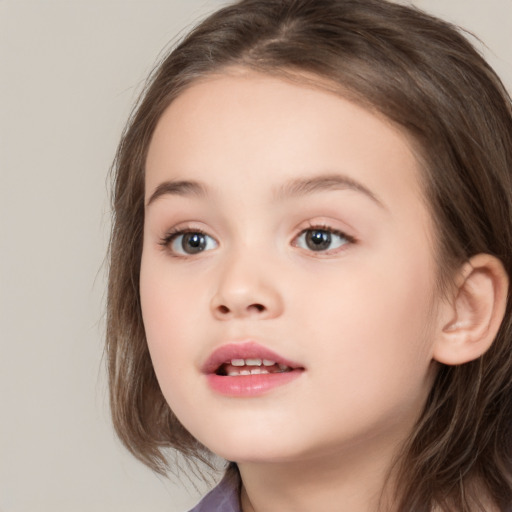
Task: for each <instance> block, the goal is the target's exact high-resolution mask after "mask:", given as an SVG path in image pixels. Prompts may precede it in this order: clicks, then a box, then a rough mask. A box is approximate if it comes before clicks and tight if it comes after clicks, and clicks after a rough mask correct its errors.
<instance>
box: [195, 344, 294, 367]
mask: <svg viewBox="0 0 512 512" xmlns="http://www.w3.org/2000/svg"><path fill="white" fill-rule="evenodd" d="M233 359H268V360H271V361H274V362H275V363H277V364H282V365H286V366H289V367H290V368H293V369H297V368H300V369H303V366H301V365H300V364H299V363H296V362H294V361H291V360H290V359H286V358H285V357H283V356H281V355H279V354H277V353H276V352H274V351H273V350H270V349H268V348H267V347H264V346H263V345H260V344H258V343H256V342H254V341H244V342H238V343H227V344H225V345H222V346H221V347H219V348H217V349H215V350H214V351H213V352H212V353H211V354H210V356H209V357H208V359H207V360H206V361H205V362H204V364H203V365H202V367H201V371H202V372H203V373H207V374H208V373H215V372H216V371H217V370H218V369H219V367H220V366H221V365H223V364H225V363H229V362H230V361H231V360H233Z"/></svg>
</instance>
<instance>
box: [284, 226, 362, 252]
mask: <svg viewBox="0 0 512 512" xmlns="http://www.w3.org/2000/svg"><path fill="white" fill-rule="evenodd" d="M312 231H323V232H325V233H329V234H330V235H335V236H338V237H340V238H343V239H345V240H346V242H345V243H343V244H342V245H341V246H340V248H335V249H327V250H321V251H314V250H312V249H310V250H309V251H308V252H313V253H315V252H317V253H318V254H319V255H320V256H321V255H330V254H333V253H335V252H336V253H337V252H341V251H344V250H345V249H344V247H345V245H349V244H355V243H357V240H356V239H355V238H354V237H353V236H351V235H348V234H347V233H344V232H343V231H340V230H339V229H335V228H332V227H331V226H328V225H327V224H310V225H309V226H308V227H307V228H305V229H303V230H302V231H301V232H300V233H299V234H298V235H297V236H296V237H295V238H294V243H293V245H294V246H295V247H298V245H297V240H298V239H299V238H300V237H302V236H303V235H305V234H306V233H308V232H312ZM306 250H307V249H306Z"/></svg>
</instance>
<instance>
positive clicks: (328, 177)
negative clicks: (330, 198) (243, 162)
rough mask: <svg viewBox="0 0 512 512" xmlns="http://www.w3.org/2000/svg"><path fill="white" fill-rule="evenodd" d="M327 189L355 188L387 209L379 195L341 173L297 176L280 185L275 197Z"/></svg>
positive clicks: (280, 198) (279, 198) (288, 196)
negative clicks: (311, 176)
mask: <svg viewBox="0 0 512 512" xmlns="http://www.w3.org/2000/svg"><path fill="white" fill-rule="evenodd" d="M328 190H355V191H356V192H360V193H361V194H364V195H365V196H367V197H368V198H370V199H371V200H372V201H373V202H375V203H376V204H377V205H379V206H380V207H381V208H384V209H387V208H386V206H385V205H384V203H383V202H382V200H381V199H379V197H378V196H377V195H376V194H374V193H373V192H372V191H371V190H370V189H369V188H368V187H366V186H365V185H363V184H362V183H360V182H359V181H357V180H355V179H353V178H350V177H349V176H345V175H343V174H323V175H321V176H315V177H314V178H298V179H294V180H292V181H290V182H288V183H285V184H284V185H283V186H281V187H280V188H279V189H278V190H277V193H276V199H277V200H282V199H287V198H290V197H300V196H304V195H307V194H312V193H314V192H323V191H328Z"/></svg>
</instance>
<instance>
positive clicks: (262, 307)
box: [247, 304, 265, 313]
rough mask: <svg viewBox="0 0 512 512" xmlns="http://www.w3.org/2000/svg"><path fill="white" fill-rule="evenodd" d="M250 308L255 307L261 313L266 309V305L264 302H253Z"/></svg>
mask: <svg viewBox="0 0 512 512" xmlns="http://www.w3.org/2000/svg"><path fill="white" fill-rule="evenodd" d="M247 309H248V310H251V309H255V310H256V311H257V312H258V313H261V312H262V311H265V306H263V305H262V304H251V305H250V306H248V308H247Z"/></svg>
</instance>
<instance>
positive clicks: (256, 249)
mask: <svg viewBox="0 0 512 512" xmlns="http://www.w3.org/2000/svg"><path fill="white" fill-rule="evenodd" d="M146 173H147V174H146V203H148V201H149V202H150V204H149V205H148V206H147V208H146V219H145V231H144V249H143V257H142V267H141V276H140V277H141V289H140V290H141V299H142V311H143V317H144V323H145V328H146V334H147V340H148V345H149V349H150V352H151V356H152V360H153V363H154V367H155V371H156V374H157V377H158V379H159V382H160V385H161V388H162V391H163V393H164V395H165V397H166V399H167V401H168V402H169V404H170V406H171V408H172V409H173V411H174V412H175V414H176V415H177V416H178V418H179V419H180V421H181V422H182V423H183V424H184V426H185V427H186V428H187V429H188V430H189V431H190V432H191V433H192V434H193V435H194V436H195V437H196V438H197V439H198V440H199V441H201V442H202V443H203V444H205V445H206V446H207V447H209V448H210V449H211V450H212V451H214V452H216V453H218V454H219V455H221V456H224V457H226V458H228V459H230V460H234V461H238V462H244V461H278V460H280V461H284V460H296V459H303V458H307V457H314V456H319V455H320V456H321V455H327V454H331V453H336V452H339V450H341V451H342V452H343V451H344V450H345V448H347V449H348V448H350V449H356V448H355V447H360V448H361V449H363V448H364V449H375V448H376V447H377V446H381V448H382V447H389V446H392V445H394V444H395V443H396V442H397V441H400V440H402V439H403V438H404V436H406V435H407V434H408V432H409V431H410V429H411V428H412V425H413V423H414V421H415V420H416V418H417V416H418V415H419V413H420V411H421V409H422V407H423V403H424V400H425V398H426V396H427V394H428V391H429V388H430V386H431V382H432V374H433V365H432V348H433V343H434V342H435V333H436V329H435V327H436V322H437V320H436V318H435V315H434V314H433V311H435V307H434V306H435V300H436V299H435V294H434V289H435V278H436V268H435V264H434V255H433V249H432V244H431V243H430V242H429V241H430V240H431V238H432V236H431V235H432V226H431V220H430V216H429V214H428V212H427V209H426V207H425V205H424V202H423V201H422V199H421V191H420V186H419V179H418V176H419V173H420V170H419V167H418V164H417V162H416V159H415V157H414V156H413V153H412V150H411V148H410V146H409V144H408V142H407V139H406V137H405V136H404V135H403V134H402V133H400V132H399V131H398V130H397V129H396V128H394V127H393V126H392V125H391V124H389V123H387V122H386V121H385V120H383V119H381V118H379V117H376V116H374V115H373V114H371V113H369V112H368V111H366V110H364V109H362V108H360V107H358V106H356V105H354V104H352V103H350V102H348V101H346V100H344V99H341V98H340V97H338V96H335V95H334V94H331V93H328V92H325V91H323V90H320V89H313V88H307V87H303V86H300V85H294V84H291V83H288V82H285V81H281V80H279V79H276V78H270V77H267V76H264V75H258V74H255V73H251V72H248V73H246V74H235V73H233V74H232V75H224V76H217V77H214V78H211V79H209V80H207V81H205V82H202V83H198V84H196V85H194V86H192V87H191V88H190V89H189V90H187V91H186V92H184V93H183V94H182V95H181V96H180V97H178V99H177V100H175V101H174V103H173V104H172V105H171V106H170V107H169V108H168V109H167V111H166V112H165V113H164V115H163V117H162V118H161V120H160V122H159V124H158V127H157V129H156V132H155V134H154V137H153V140H152V143H151V146H150V149H149V155H148V159H147V171H146ZM157 190H158V192H157V194H155V191H157ZM150 198H152V199H151V201H150ZM183 232H185V233H183ZM173 233H174V234H173ZM219 348H221V349H225V351H221V352H216V351H217V350H218V349H219ZM266 350H267V351H272V353H274V354H277V355H271V354H268V353H267V352H265V351H266ZM212 354H213V363H212V366H211V367H208V362H209V361H210V362H212ZM217 356H218V357H217ZM244 358H245V359H247V358H253V359H262V360H263V359H274V360H277V361H276V362H279V361H281V363H283V362H288V363H289V366H291V367H293V371H289V368H279V367H278V366H268V367H265V365H264V363H263V361H262V362H261V367H260V366H252V368H242V370H247V371H250V370H251V369H252V370H254V369H255V368H259V370H261V369H262V368H263V369H265V368H268V369H269V371H270V372H271V373H270V374H266V373H265V374H263V375H251V376H246V375H239V376H236V375H235V376H225V375H222V376H220V375H215V371H216V370H217V369H218V367H219V366H220V365H221V363H224V362H228V360H231V359H244ZM255 362H256V363H258V361H255ZM292 362H293V364H292ZM234 363H235V364H234V365H231V366H222V367H220V369H219V371H220V373H225V372H235V373H236V372H237V371H239V370H240V367H237V366H236V364H237V361H234ZM253 363H254V362H253ZM267 364H270V363H268V362H267ZM283 369H284V370H285V371H284V372H282V373H273V372H274V371H276V370H280V371H282V370H283ZM257 371H258V370H257ZM359 441H361V442H359Z"/></svg>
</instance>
